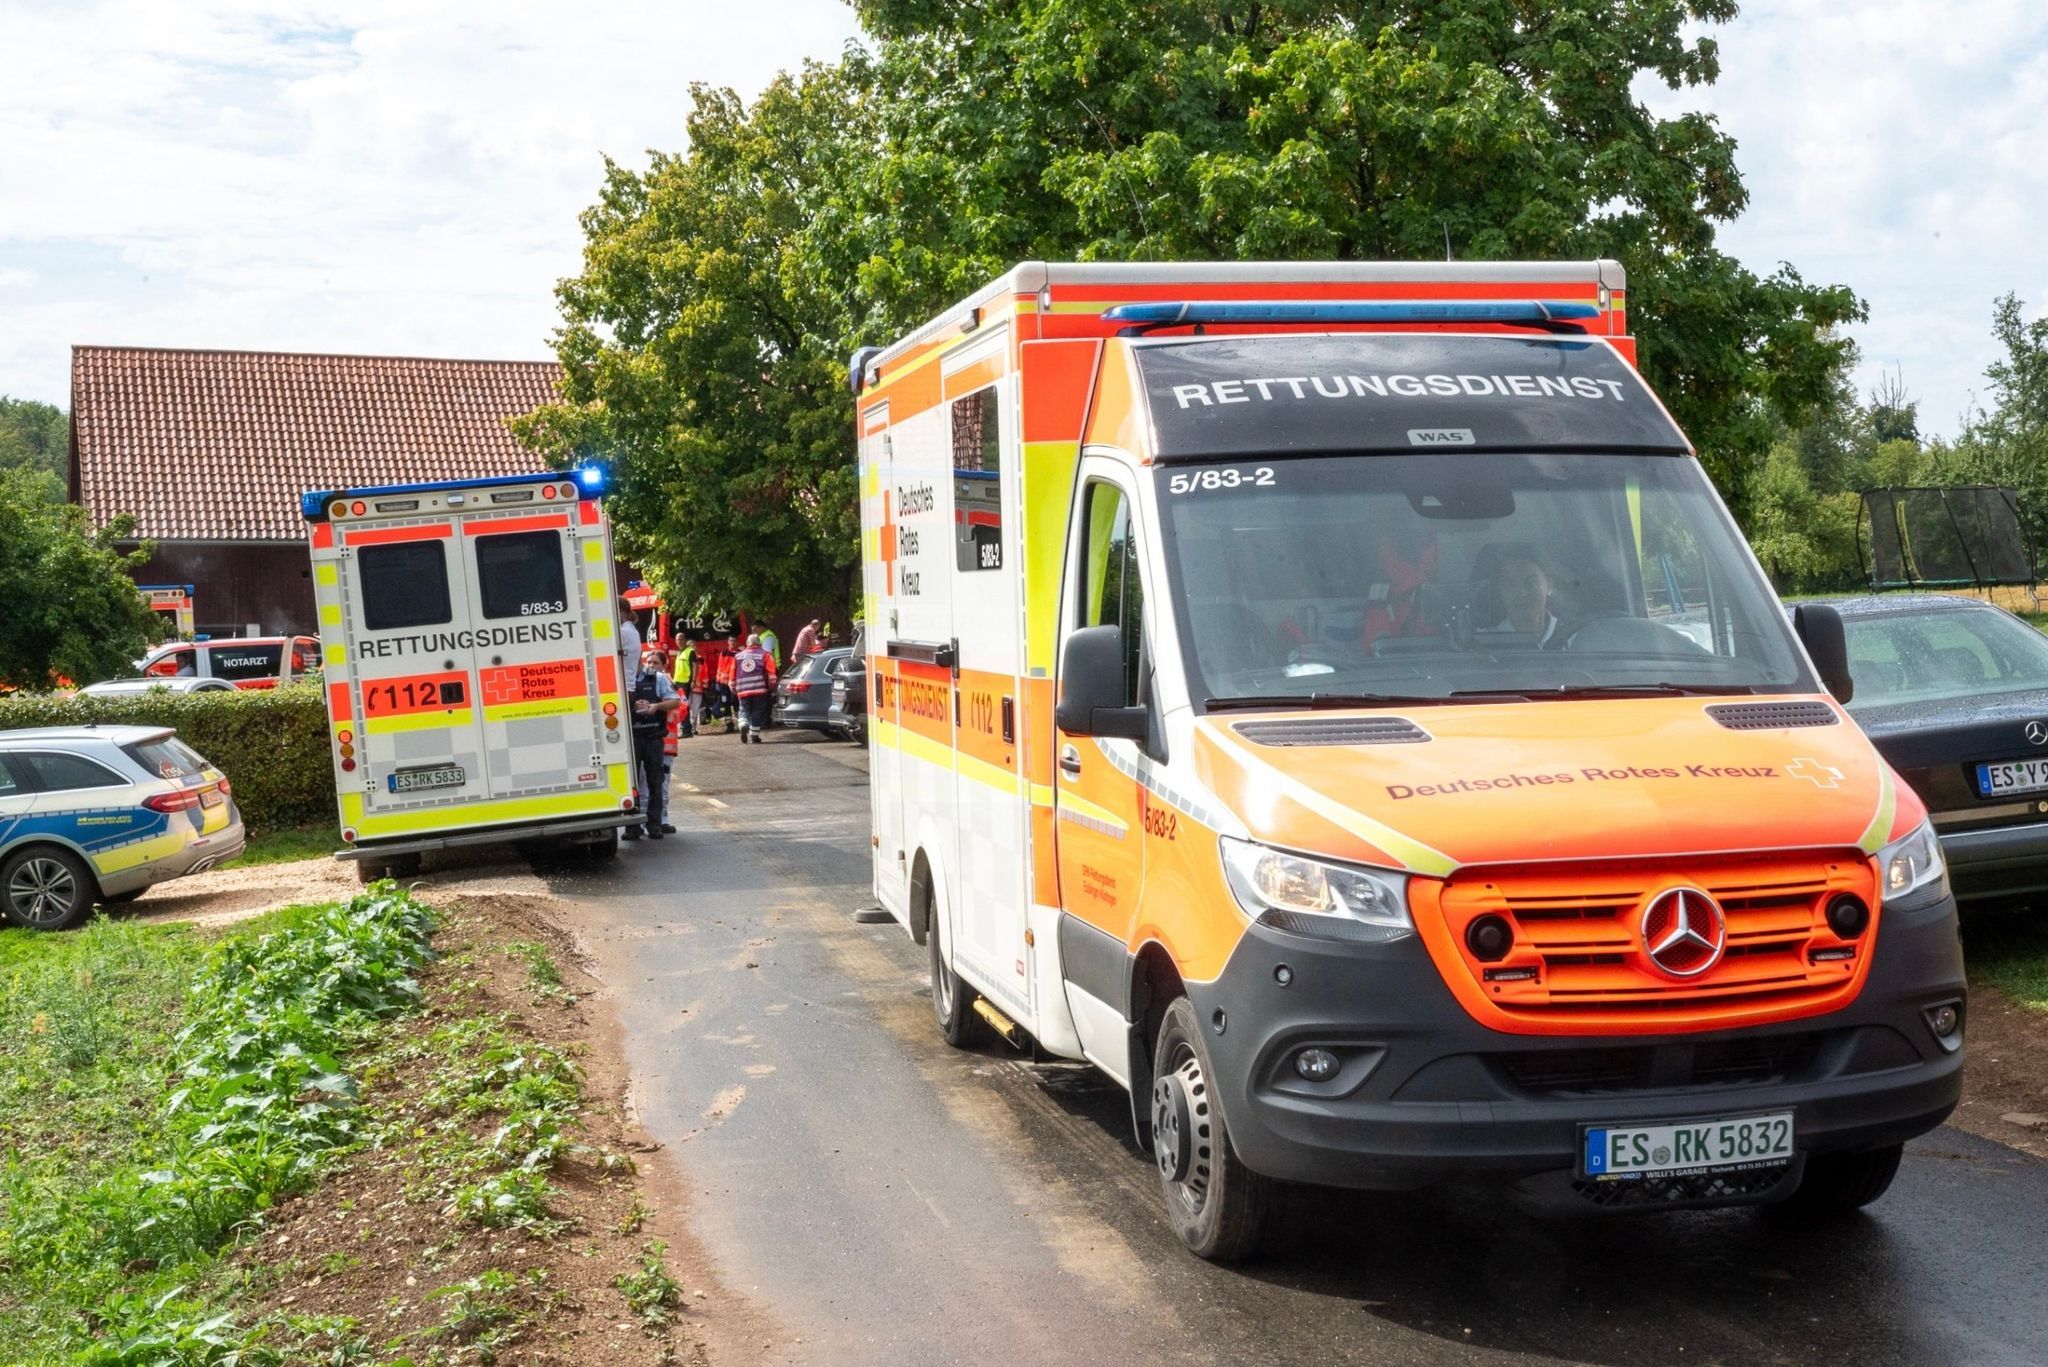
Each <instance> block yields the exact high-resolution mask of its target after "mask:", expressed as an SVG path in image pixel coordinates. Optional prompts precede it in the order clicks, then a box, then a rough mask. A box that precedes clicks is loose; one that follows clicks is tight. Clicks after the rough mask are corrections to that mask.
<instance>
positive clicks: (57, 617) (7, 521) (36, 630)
mask: <svg viewBox="0 0 2048 1367" xmlns="http://www.w3.org/2000/svg"><path fill="white" fill-rule="evenodd" d="M47 479H48V476H47V474H46V473H45V472H43V471H40V470H34V469H25V468H14V469H0V603H5V604H6V605H7V610H6V611H5V612H0V683H5V684H11V685H13V686H15V687H19V688H47V687H49V686H50V685H51V684H53V683H55V682H57V681H58V680H59V679H69V680H71V681H72V682H74V683H81V684H82V683H91V682H93V681H94V680H97V679H104V678H108V677H110V676H113V675H117V674H122V673H126V672H128V671H129V668H130V662H131V661H133V660H134V659H135V658H136V657H137V656H139V655H141V654H142V653H143V651H144V650H146V649H147V648H148V646H149V643H150V642H151V641H152V640H154V639H155V638H156V637H157V636H158V635H159V634H160V632H161V628H160V626H159V625H158V622H157V618H156V616H155V614H153V613H152V612H150V610H149V607H148V605H147V604H145V603H144V602H143V600H142V595H141V594H139V593H137V592H136V591H135V580H134V579H133V578H132V577H131V574H132V571H134V570H135V569H137V568H139V567H140V566H141V565H142V564H143V563H144V562H145V561H147V560H148V559H149V556H150V553H151V549H152V547H151V546H150V544H149V543H147V542H144V543H143V544H142V545H141V546H139V547H137V548H136V549H134V550H129V551H123V550H121V549H119V548H118V547H117V546H116V544H115V543H116V542H117V541H120V540H122V539H124V538H129V537H132V536H133V535H134V532H135V527H134V523H133V521H132V520H130V519H126V518H119V519H116V520H115V522H114V523H113V524H112V525H110V526H108V527H105V528H103V529H101V530H99V531H97V532H96V531H94V530H92V529H91V528H90V527H89V526H87V524H86V520H85V510H84V509H83V508H80V507H78V506H76V505H75V504H69V503H63V502H53V501H52V500H50V499H49V498H47V497H45V494H46V488H45V483H46V481H47ZM57 585H61V586H62V589H61V591H57V590H56V589H55V588H53V586H57Z"/></svg>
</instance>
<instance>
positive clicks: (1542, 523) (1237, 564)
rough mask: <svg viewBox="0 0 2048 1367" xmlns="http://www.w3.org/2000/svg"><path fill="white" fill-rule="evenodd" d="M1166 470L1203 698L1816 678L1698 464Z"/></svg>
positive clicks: (1193, 664) (1561, 457)
mask: <svg viewBox="0 0 2048 1367" xmlns="http://www.w3.org/2000/svg"><path fill="white" fill-rule="evenodd" d="M1156 478H1157V479H1158V481H1159V484H1158V492H1159V500H1158V502H1159V507H1160V509H1161V514H1160V520H1161V523H1162V533H1163V536H1164V541H1165V547H1166V560H1167V564H1168V567H1169V574H1170V577H1171V579H1172V581H1173V583H1172V590H1173V593H1174V595H1175V597H1176V598H1177V599H1178V600H1179V606H1180V609H1181V612H1180V620H1181V622H1182V623H1183V630H1182V633H1181V636H1182V642H1183V648H1184V649H1185V651H1186V654H1187V661H1186V663H1187V670H1188V680H1189V692H1190V694H1191V696H1192V697H1193V698H1194V700H1195V702H1196V703H1197V705H1202V704H1203V703H1204V700H1205V699H1206V700H1208V701H1209V702H1210V703H1211V704H1221V705H1247V704H1256V703H1259V702H1262V701H1265V700H1269V699H1270V700H1276V701H1281V702H1285V701H1287V700H1291V699H1304V700H1306V699H1311V698H1315V697H1318V696H1319V695H1320V697H1321V698H1323V699H1326V700H1328V701H1331V702H1336V703H1341V702H1342V701H1343V700H1345V699H1347V698H1349V699H1354V700H1363V701H1368V702H1369V701H1371V700H1373V699H1375V698H1384V697H1391V698H1398V699H1403V700H1407V699H1413V698H1423V699H1434V698H1444V699H1455V698H1457V697H1459V696H1464V695H1477V696H1484V695H1488V694H1500V693H1505V694H1528V695H1540V694H1563V695H1570V694H1572V693H1576V692H1587V691H1596V692H1597V691H1605V690H1615V691H1622V692H1636V691H1641V692H1664V691H1671V692H1701V693H1719V692H1729V693H1744V692H1751V691H1764V692H1781V691H1801V692H1806V691H1813V690H1814V687H1815V686H1814V684H1813V683H1812V680H1811V678H1810V677H1809V675H1808V673H1807V670H1806V667H1805V664H1804V661H1803V660H1802V659H1801V657H1800V655H1799V652H1798V650H1797V648H1796V646H1795V645H1794V643H1793V640H1792V637H1791V634H1790V629H1789V627H1788V626H1787V624H1786V622H1785V618H1784V615H1783V612H1782V610H1781V609H1780V607H1779V605H1778V601H1777V598H1776V597H1775V596H1774V595H1773V594H1772V592H1771V590H1770V586H1769V585H1768V584H1767V583H1766V582H1765V581H1764V579H1763V577H1762V576H1761V575H1760V574H1759V573H1758V572H1757V570H1756V568H1755V565H1754V562H1753V561H1752V560H1751V559H1750V557H1749V555H1748V552H1747V551H1746V549H1745V548H1744V547H1743V545H1742V543H1741V541H1740V539H1739V537H1738V535H1737V533H1736V531H1735V529H1734V527H1733V526H1732V525H1731V523H1730V522H1729V519H1728V516H1727V514H1726V512H1725V511H1724V510H1723V509H1722V507H1721V503H1720V500H1719V499H1718V498H1716V497H1715V495H1714V492H1713V490H1712V488H1711V487H1710V486H1709V484H1708V482H1707V479H1706V476H1705V474H1704V473H1702V471H1701V470H1700V468H1699V465H1698V463H1697V462H1695V461H1693V460H1690V459H1687V458H1684V457H1674V456H1617V455H1582V454H1571V453H1556V452H1546V453H1543V454H1536V455H1482V454H1471V455H1452V454H1449V453H1444V452H1433V453H1430V454H1427V455H1413V456H1407V455H1394V456H1332V457H1318V458H1313V459H1276V460H1270V461H1242V462H1232V463H1229V464H1217V465H1174V466H1168V467H1166V468H1163V469H1160V470H1159V471H1158V472H1157V475H1156Z"/></svg>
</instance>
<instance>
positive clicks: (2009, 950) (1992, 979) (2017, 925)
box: [1963, 910, 2048, 1012]
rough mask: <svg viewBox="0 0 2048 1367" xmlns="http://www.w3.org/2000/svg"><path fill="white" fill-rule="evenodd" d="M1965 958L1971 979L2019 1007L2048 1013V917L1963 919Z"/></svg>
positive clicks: (2036, 914)
mask: <svg viewBox="0 0 2048 1367" xmlns="http://www.w3.org/2000/svg"><path fill="white" fill-rule="evenodd" d="M1963 956H1964V959H1965V960H1966V961H1967V962H1968V964H1969V968H1970V977H1971V978H1972V979H1974V980H1976V981H1978V982H1982V983H1986V984H1989V985H1990V986H1992V987H1995V988H1997V989H1998V990H1999V991H2000V992H2002V993H2004V994H2005V995H2006V997H2007V998H2009V999H2010V1000H2012V1001H2013V1002H2015V1003H2017V1004H2018V1005H2020V1006H2024V1007H2027V1008H2029V1009H2031V1010H2034V1011H2042V1012H2048V917H2044V916H2043V915H2042V914H2041V913H2040V912H2039V911H2037V910H2028V911H2023V912H2022V911H2011V912H1979V913H1976V914H1974V915H1970V916H1966V917H1964V918H1963Z"/></svg>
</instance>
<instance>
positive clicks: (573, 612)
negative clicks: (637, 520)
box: [459, 487, 617, 818]
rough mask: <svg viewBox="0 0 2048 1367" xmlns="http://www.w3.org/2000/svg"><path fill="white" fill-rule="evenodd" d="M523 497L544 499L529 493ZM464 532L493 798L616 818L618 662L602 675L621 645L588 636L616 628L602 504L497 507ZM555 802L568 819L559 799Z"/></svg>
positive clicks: (473, 517)
mask: <svg viewBox="0 0 2048 1367" xmlns="http://www.w3.org/2000/svg"><path fill="white" fill-rule="evenodd" d="M513 492H515V493H524V494H525V495H526V496H527V498H528V499H531V498H532V497H533V491H532V490H531V488H530V487H529V488H528V489H526V490H523V491H513ZM501 496H502V495H501ZM460 530H461V545H460V547H459V553H460V555H461V557H462V559H463V580H464V588H465V593H466V608H467V611H468V614H469V620H470V622H471V623H472V625H473V626H474V627H475V628H476V630H477V637H478V640H479V642H480V644H479V645H478V648H477V649H476V650H475V652H474V665H473V667H474V670H475V677H476V691H477V699H478V702H479V704H480V708H479V713H478V716H479V721H480V723H481V731H482V736H483V747H484V755H485V763H486V766H487V769H486V775H485V780H486V783H487V785H488V789H489V793H490V796H491V798H492V799H493V800H494V801H495V802H497V803H506V802H517V801H519V800H524V799H538V798H558V797H559V796H560V795H563V794H572V793H578V792H583V793H588V794H589V795H590V797H591V805H590V810H591V811H593V812H596V811H603V810H608V809H609V808H610V807H611V805H612V803H611V798H610V796H609V791H608V789H607V786H606V783H605V774H606V770H605V759H606V755H605V754H604V750H605V742H604V739H603V716H602V714H601V712H600V708H599V695H600V693H603V692H609V691H611V690H610V688H608V687H604V686H603V685H604V684H608V683H609V679H610V677H611V675H612V674H615V673H616V666H615V665H612V666H611V667H609V668H605V667H603V666H604V663H605V662H606V661H610V660H612V659H614V657H615V652H614V650H613V647H614V641H613V640H612V639H611V638H610V637H609V636H607V637H606V639H604V640H601V641H599V640H593V639H592V638H591V632H590V630H589V627H590V625H591V624H592V623H593V622H594V621H601V622H605V623H607V624H608V623H609V621H610V615H609V613H608V612H607V611H605V609H606V607H607V605H608V603H609V595H610V592H611V589H610V577H611V562H610V557H609V554H608V552H607V551H606V550H605V549H604V535H603V528H602V524H601V523H600V522H599V521H598V520H597V518H596V517H595V505H594V504H590V503H581V504H573V505H570V506H567V507H552V508H551V507H544V506H543V507H538V508H536V507H519V506H517V505H513V506H509V507H492V508H490V509H489V510H487V511H475V512H471V513H469V514H468V515H467V516H465V517H464V518H463V519H462V522H461V524H460ZM592 548H597V551H598V553H597V554H596V555H592V554H589V552H590V550H591V549H592ZM614 748H617V747H616V745H615V746H614ZM547 806H548V810H547V812H546V813H544V814H547V815H554V814H559V812H560V804H559V802H550V803H548V804H547ZM540 814H543V813H538V812H537V813H536V815H540ZM508 815H511V816H513V817H515V818H516V817H517V816H518V815H519V813H518V812H516V811H508Z"/></svg>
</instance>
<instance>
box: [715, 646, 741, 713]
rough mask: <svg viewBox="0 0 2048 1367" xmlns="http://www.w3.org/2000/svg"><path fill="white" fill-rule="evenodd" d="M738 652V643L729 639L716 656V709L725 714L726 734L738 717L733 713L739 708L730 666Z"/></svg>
mask: <svg viewBox="0 0 2048 1367" xmlns="http://www.w3.org/2000/svg"><path fill="white" fill-rule="evenodd" d="M739 653H740V643H739V642H738V641H730V640H729V641H727V642H726V643H725V653H724V654H722V655H720V656H719V657H718V676H717V682H718V692H717V698H718V710H719V711H721V712H723V713H724V714H725V734H726V735H728V736H729V735H731V734H732V733H733V730H734V728H735V727H736V726H737V725H738V718H737V717H735V716H734V715H733V714H734V713H735V712H737V711H738V710H739V708H738V704H737V700H736V699H735V698H734V696H733V691H732V666H733V659H734V657H736V656H737V655H738V654H739Z"/></svg>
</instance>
